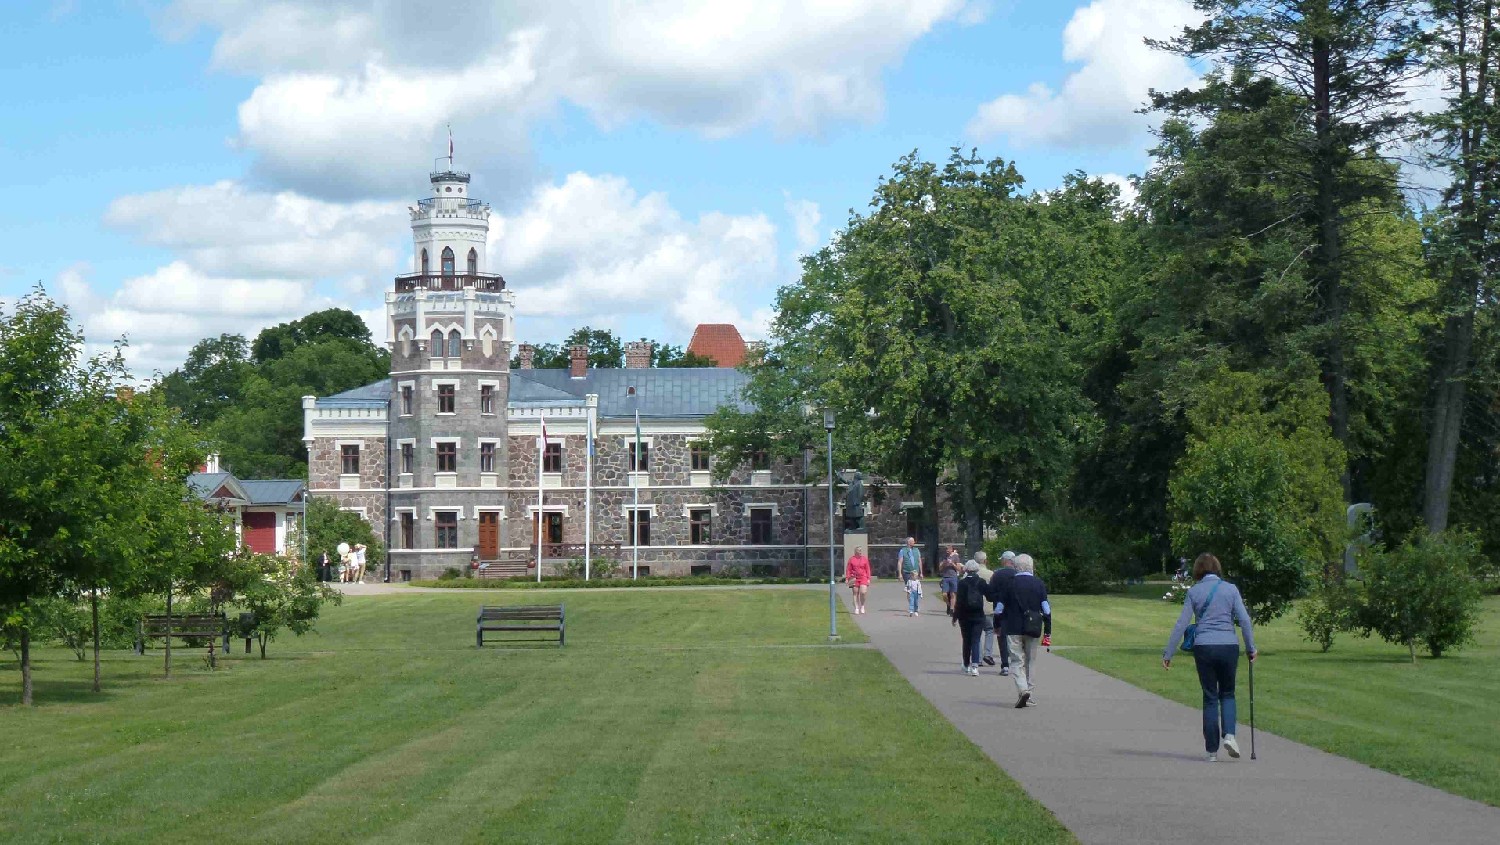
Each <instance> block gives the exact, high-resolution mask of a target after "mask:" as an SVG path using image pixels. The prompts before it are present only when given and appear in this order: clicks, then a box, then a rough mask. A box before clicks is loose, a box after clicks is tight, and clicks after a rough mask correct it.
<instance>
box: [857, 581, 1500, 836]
mask: <svg viewBox="0 0 1500 845" xmlns="http://www.w3.org/2000/svg"><path fill="white" fill-rule="evenodd" d="M839 593H840V594H841V595H843V596H844V601H845V603H846V606H850V607H852V605H848V601H849V595H848V593H849V591H848V590H846V589H840V590H839ZM905 604H906V599H905V595H904V594H903V593H902V591H901V586H900V584H899V583H896V582H890V581H877V582H876V583H875V584H874V585H873V586H872V588H871V595H870V601H869V610H870V612H869V613H866V614H863V615H860V616H856V617H853V618H854V619H855V620H856V621H857V622H858V623H859V625H860V627H861V628H863V629H864V631H865V633H866V634H867V635H868V636H869V637H870V639H871V640H872V641H873V642H874V644H875V646H876V647H877V648H879V649H880V650H881V651H882V652H884V654H885V655H886V657H887V658H888V659H889V660H890V661H891V663H892V664H894V665H895V667H896V669H897V670H899V671H900V672H901V674H902V675H904V676H906V678H907V680H909V681H910V682H911V684H912V685H913V686H914V687H916V688H917V690H918V691H919V692H921V693H922V695H924V696H926V697H927V699H928V700H929V701H931V702H932V703H933V705H934V706H935V707H936V708H937V709H938V711H939V712H941V713H942V714H943V715H944V716H946V717H947V718H948V719H949V720H950V721H952V722H953V724H954V725H956V726H957V727H958V728H959V730H962V731H963V732H964V733H965V734H967V735H968V736H969V738H970V739H971V740H973V741H974V742H975V744H977V745H978V746H979V747H980V748H982V749H983V750H984V752H985V753H986V754H988V755H989V756H990V758H991V759H993V760H994V761H995V762H996V763H997V764H999V766H1000V767H1001V768H1002V769H1004V770H1005V771H1006V772H1007V773H1008V774H1009V775H1010V776H1011V777H1013V778H1015V779H1016V780H1017V781H1019V782H1020V784H1021V785H1022V786H1023V787H1024V788H1025V789H1026V791H1027V792H1029V793H1031V795H1032V797H1034V798H1036V799H1037V800H1038V801H1040V802H1042V804H1044V805H1046V807H1047V808H1048V809H1049V810H1051V811H1052V812H1053V813H1054V814H1056V816H1057V818H1058V819H1059V820H1060V821H1061V822H1062V823H1063V824H1065V825H1067V827H1068V828H1069V829H1071V830H1072V831H1073V833H1074V834H1075V835H1077V837H1078V838H1079V840H1080V841H1082V842H1086V843H1095V842H1097V843H1128V842H1141V843H1167V842H1183V843H1189V842H1190V843H1215V844H1216V845H1220V844H1221V843H1237V842H1245V843H1252V842H1253V843H1320V845H1321V843H1346V842H1347V843H1351V845H1354V843H1358V845H1383V843H1392V844H1393V845H1395V843H1400V845H1408V843H1413V842H1421V843H1444V845H1446V843H1455V845H1458V844H1459V843H1464V844H1465V845H1467V843H1493V842H1500V809H1497V808H1494V807H1490V806H1487V805H1485V804H1481V803H1478V802H1476V801H1470V800H1468V799H1466V798H1459V797H1457V796H1454V795H1450V794H1448V793H1446V792H1442V791H1439V790H1436V789H1433V788H1431V787H1428V786H1423V785H1421V784H1418V783H1415V782H1413V781H1409V780H1406V779H1404V778H1400V777H1397V776H1395V775H1391V774H1387V773H1385V772H1381V771H1377V770H1375V769H1372V768H1370V767H1368V766H1364V765H1361V764H1359V763H1356V762H1353V761H1352V760H1347V759H1345V758H1342V757H1336V756H1334V755H1332V754H1327V753H1325V752H1322V751H1319V750H1317V749H1315V748H1310V747H1308V746H1306V745H1301V744H1298V743H1295V742H1291V741H1289V740H1285V739H1282V738H1280V737H1276V736H1273V735H1271V734H1269V733H1267V732H1265V731H1259V732H1258V735H1257V739H1256V747H1257V750H1258V752H1259V758H1260V759H1258V760H1255V761H1252V760H1250V759H1249V757H1250V743H1249V739H1250V737H1249V729H1248V725H1247V726H1246V727H1245V728H1243V729H1242V730H1241V731H1240V732H1239V739H1240V745H1241V747H1242V749H1243V751H1244V754H1245V756H1244V757H1242V758H1241V759H1239V760H1230V759H1229V758H1228V757H1227V755H1223V754H1221V755H1220V757H1219V762H1217V763H1209V762H1207V761H1206V760H1205V759H1204V754H1203V736H1202V733H1201V729H1200V727H1199V725H1200V724H1201V716H1200V713H1199V711H1198V710H1196V709H1194V708H1190V707H1185V706H1183V705H1181V704H1177V703H1174V702H1170V701H1167V700H1166V699H1164V698H1161V697H1159V696H1155V695H1152V694H1150V693H1148V692H1145V691H1144V690H1140V689H1137V688H1136V687H1133V686H1131V685H1130V684H1127V683H1125V682H1124V681H1119V680H1116V679H1114V678H1110V677H1108V676H1106V675H1102V674H1100V673H1098V672H1095V671H1093V670H1091V669H1086V668H1084V667H1082V666H1079V665H1078V664H1076V663H1073V662H1071V661H1069V660H1067V659H1065V658H1063V657H1061V656H1059V655H1058V654H1056V653H1053V654H1047V653H1046V652H1044V651H1040V650H1039V652H1038V664H1039V673H1038V676H1037V681H1036V685H1037V686H1036V694H1037V699H1038V706H1036V707H1029V708H1026V709H1025V710H1016V709H1015V708H1014V704H1015V699H1016V688H1015V684H1014V683H1012V682H1011V679H1010V678H1005V677H1000V676H999V674H998V672H999V669H998V667H996V668H993V669H992V668H989V667H982V668H983V673H982V674H981V675H980V676H979V677H977V678H973V677H968V676H966V675H964V674H963V673H962V672H961V671H960V668H959V650H960V649H959V635H958V630H957V629H956V628H953V627H951V626H950V624H949V621H948V619H947V617H946V616H944V615H943V605H942V600H941V597H940V596H938V595H937V593H936V590H933V591H932V595H929V596H928V597H926V598H924V599H923V604H924V605H925V606H926V607H928V608H930V609H931V610H932V612H930V613H923V614H922V615H921V616H919V617H917V618H915V619H913V618H910V617H908V616H907V615H906V608H905ZM1162 637H1163V640H1165V637H1166V632H1165V631H1163V632H1162ZM1268 659H1270V658H1269V657H1268ZM1243 666H1244V664H1243V663H1241V667H1242V668H1241V670H1240V671H1241V687H1242V688H1243V687H1244V680H1243V677H1244V669H1243ZM1174 668H1175V663H1174ZM1182 668H1183V669H1184V670H1185V671H1192V661H1191V660H1190V659H1188V660H1186V662H1185V664H1184V666H1183V667H1182ZM1242 694H1243V693H1242ZM1240 710H1241V713H1240V715H1241V717H1242V718H1244V719H1246V720H1248V717H1249V708H1248V706H1247V704H1242V705H1241V707H1240Z"/></svg>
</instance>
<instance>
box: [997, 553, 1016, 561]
mask: <svg viewBox="0 0 1500 845" xmlns="http://www.w3.org/2000/svg"><path fill="white" fill-rule="evenodd" d="M1000 559H1001V560H1015V559H1016V553H1015V552H1012V551H1007V552H1006V553H1005V554H1003V555H1001V556H1000Z"/></svg>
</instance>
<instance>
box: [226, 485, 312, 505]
mask: <svg viewBox="0 0 1500 845" xmlns="http://www.w3.org/2000/svg"><path fill="white" fill-rule="evenodd" d="M240 486H241V487H244V488H245V493H246V495H248V496H249V497H250V504H252V505H291V504H299V503H298V502H296V501H295V499H296V498H297V495H298V494H299V493H301V492H302V491H303V489H305V488H306V487H307V484H306V483H305V482H302V481H297V480H279V479H277V480H266V481H241V482H240Z"/></svg>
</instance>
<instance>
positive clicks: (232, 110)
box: [0, 0, 1195, 375]
mask: <svg viewBox="0 0 1500 845" xmlns="http://www.w3.org/2000/svg"><path fill="white" fill-rule="evenodd" d="M433 8H436V9H447V10H449V12H448V14H446V15H438V14H434V13H432V12H431V11H422V10H423V9H433ZM1192 20H1194V13H1193V12H1192V10H1191V4H1190V3H1189V2H1187V0H1091V2H1061V1H1060V0H1048V1H1046V2H1044V0H1013V2H1001V1H1000V0H990V1H989V2H986V0H900V1H899V2H897V1H896V0H839V2H834V0H827V2H825V1H824V0H801V2H780V0H760V2H732V0H721V2H718V3H712V4H703V3H691V2H685V0H683V1H682V2H678V0H655V2H646V3H638V4H637V3H594V2H587V0H577V1H576V2H549V3H540V2H538V3H531V2H520V3H514V2H513V3H508V4H493V5H490V4H481V3H453V4H440V5H438V6H435V7H434V6H426V5H424V4H390V3H383V2H375V1H374V0H275V2H272V0H255V2H250V0H175V2H166V0H162V1H161V2H150V1H149V0H75V2H65V1H64V0H36V2H16V3H7V4H3V5H0V30H3V31H5V32H6V33H7V35H8V36H9V37H8V38H7V44H8V47H9V49H8V50H6V51H5V52H4V53H3V54H0V73H3V75H4V78H5V79H6V80H7V82H8V83H9V84H8V85H7V93H6V96H5V97H3V98H0V125H3V126H5V127H6V130H5V131H4V132H3V133H0V179H3V181H4V187H5V188H6V190H7V193H8V195H9V197H10V199H11V201H10V202H9V203H6V204H5V205H4V207H3V210H0V247H3V250H4V252H3V254H4V255H5V256H6V258H5V259H3V260H0V300H13V299H14V298H15V297H17V296H19V295H21V294H23V293H24V292H25V291H26V290H27V289H29V288H30V287H31V286H32V285H34V284H35V283H37V282H41V283H43V284H45V285H46V286H47V288H48V290H49V291H50V292H51V293H53V295H54V296H56V297H58V298H60V299H62V300H63V301H65V302H66V303H67V304H68V305H69V306H70V307H71V308H72V309H73V310H74V312H75V314H76V315H77V316H78V319H79V320H80V321H81V322H82V323H83V325H84V327H85V329H86V331H87V333H88V336H89V340H90V341H91V342H93V343H98V344H103V343H107V342H109V341H110V340H112V339H113V338H114V337H117V336H119V335H120V334H122V333H124V334H128V337H129V342H130V344H131V353H130V360H131V364H132V366H133V367H134V368H135V370H136V371H137V372H138V373H140V374H141V375H149V373H151V372H152V371H155V370H167V369H171V368H172V367H175V366H177V365H178V364H179V363H180V362H181V360H182V357H183V355H184V354H185V352H186V350H187V349H188V348H189V347H190V346H191V345H192V343H193V342H195V341H196V340H197V339H199V338H201V337H203V336H206V335H210V334H218V333H219V332H240V333H244V334H246V335H249V336H253V334H254V333H255V332H256V331H258V330H259V329H260V328H262V327H264V326H266V325H270V324H274V323H276V322H280V321H282V320H286V319H292V318H295V317H297V316H300V315H301V314H303V313H306V312H308V311H311V310H315V309H317V308H321V307H328V306H330V305H341V306H344V307H348V308H351V309H353V310H356V311H358V312H360V313H361V314H362V315H364V316H365V317H366V319H367V320H368V321H369V322H370V323H371V326H372V328H373V329H374V331H375V333H376V335H377V340H380V339H383V333H384V321H383V319H381V317H380V315H381V308H382V304H381V303H382V292H383V290H384V289H385V288H386V287H387V286H388V284H389V279H390V277H391V276H392V275H394V274H396V273H400V272H405V271H406V270H407V269H408V262H409V261H410V247H409V234H408V229H407V224H406V219H405V212H404V209H405V206H406V205H407V204H409V203H410V202H411V201H413V200H414V199H415V198H417V197H420V196H423V195H425V189H426V184H425V182H426V171H427V170H428V169H429V167H430V165H431V162H432V158H433V157H434V156H437V155H441V154H442V153H443V152H444V151H445V150H444V147H445V145H446V130H445V128H444V127H445V125H446V124H448V123H450V122H451V123H452V125H453V133H454V136H455V144H456V147H457V151H458V164H459V166H460V167H463V168H465V169H468V170H471V171H472V172H473V173H474V185H473V189H472V191H473V195H474V196H477V197H480V198H483V199H486V200H488V201H490V202H491V203H492V204H493V207H494V212H495V219H494V225H493V226H492V232H491V249H490V254H489V256H488V259H489V262H490V269H492V270H498V271H499V272H501V273H503V274H504V275H505V276H506V278H507V279H508V280H509V282H510V284H511V286H512V287H513V288H515V289H516V290H517V295H518V311H519V313H518V330H519V333H520V335H521V337H522V338H523V339H526V340H534V341H548V340H556V339H558V338H559V337H560V336H561V335H563V334H564V333H566V331H567V330H568V329H569V328H571V327H573V326H577V325H581V324H584V323H590V324H593V325H596V326H597V325H607V326H609V327H610V328H613V329H615V330H616V331H618V332H620V333H621V334H622V335H625V336H626V337H638V336H642V335H645V336H651V337H656V338H658V339H660V340H663V341H666V342H672V343H686V341H687V339H688V336H689V335H690V333H691V330H692V326H693V325H694V324H695V323H696V322H699V321H725V320H727V321H732V322H736V323H738V324H740V325H741V328H742V330H743V331H745V333H746V334H747V335H755V334H757V333H758V332H759V331H760V330H761V329H762V327H763V326H764V323H765V321H766V319H767V318H768V315H769V306H770V304H771V302H772V298H773V296H774V292H775V289H776V287H777V286H779V285H781V284H785V283H786V282H788V281H790V280H791V279H793V278H794V277H795V273H796V257H797V255H798V254H800V253H801V252H804V251H806V250H809V249H814V248H816V247H817V246H818V245H820V244H822V243H824V242H826V240H827V238H828V237H829V235H830V234H831V233H832V232H833V231H834V230H835V229H836V228H837V227H838V226H839V225H841V224H842V222H843V221H844V220H845V219H846V217H847V213H848V210H849V209H850V208H851V207H852V208H856V209H863V208H864V206H865V204H866V203H867V201H868V199H869V196H870V194H871V192H872V190H873V188H874V186H875V183H876V180H877V179H878V178H879V177H880V176H881V175H882V174H883V173H885V172H887V171H888V169H889V166H890V164H891V163H892V162H893V161H895V160H896V159H897V158H899V157H900V156H902V155H903V154H905V153H907V152H909V151H910V150H912V149H918V150H920V151H921V152H922V153H923V154H924V155H925V156H927V157H930V158H941V157H943V156H945V155H946V154H947V149H948V148H949V147H950V146H953V145H962V146H965V147H968V146H977V147H978V148H979V150H980V152H981V154H983V155H985V156H1000V157H1004V158H1007V159H1013V160H1015V161H1016V162H1017V165H1018V167H1019V168H1020V170H1021V172H1022V174H1023V175H1024V176H1025V177H1026V179H1027V182H1028V184H1029V185H1030V186H1031V187H1033V188H1042V189H1044V188H1049V187H1053V186H1055V185H1057V184H1058V183H1059V181H1060V180H1061V177H1062V176H1063V175H1064V174H1066V173H1068V172H1071V171H1073V170H1084V171H1087V172H1089V173H1093V174H1100V175H1106V174H1107V175H1109V176H1110V177H1111V178H1114V179H1119V177H1122V176H1126V175H1129V174H1133V173H1139V172H1141V171H1142V170H1143V169H1144V168H1145V167H1146V165H1147V157H1146V148H1147V147H1148V145H1149V141H1150V138H1149V135H1148V133H1147V131H1146V129H1147V123H1146V121H1145V119H1144V118H1142V117H1140V116H1138V115H1135V114H1133V111H1134V109H1135V108H1137V107H1138V106H1139V104H1140V102H1141V101H1142V100H1143V99H1144V97H1145V92H1146V90H1147V88H1149V87H1152V86H1155V87H1175V86H1179V85H1184V84H1191V82H1192V80H1193V79H1194V77H1195V74H1194V73H1193V71H1192V70H1191V69H1190V68H1188V67H1187V66H1186V65H1184V64H1183V63H1182V62H1180V61H1179V60H1176V59H1175V58H1172V57H1167V56H1162V55H1160V54H1154V53H1152V52H1151V51H1149V50H1147V49H1145V48H1144V47H1143V46H1142V45H1141V43H1140V42H1141V39H1142V37H1144V36H1148V35H1149V36H1163V35H1168V34H1171V32H1173V31H1174V30H1175V29H1176V28H1179V27H1180V26H1181V25H1183V24H1184V23H1187V22H1191V21H1192Z"/></svg>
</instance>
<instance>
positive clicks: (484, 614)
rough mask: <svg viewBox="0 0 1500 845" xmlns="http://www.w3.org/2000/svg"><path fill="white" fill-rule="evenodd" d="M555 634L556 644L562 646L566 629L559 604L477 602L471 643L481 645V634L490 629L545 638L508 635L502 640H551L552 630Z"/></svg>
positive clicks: (482, 636) (482, 644) (491, 630)
mask: <svg viewBox="0 0 1500 845" xmlns="http://www.w3.org/2000/svg"><path fill="white" fill-rule="evenodd" d="M554 631H555V632H556V633H557V644H558V646H559V647H560V646H562V645H564V639H565V637H566V636H567V632H566V631H565V630H564V627H563V606H562V605H560V604H524V605H508V606H497V605H481V606H480V608H479V619H478V620H476V625H475V631H474V644H475V645H476V646H478V647H480V648H483V647H484V635H485V634H486V633H490V632H507V633H537V632H541V633H545V634H548V636H546V637H531V638H520V639H516V638H511V637H507V638H506V639H505V640H504V642H531V641H540V642H551V640H552V637H551V633H552V632H554Z"/></svg>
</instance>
